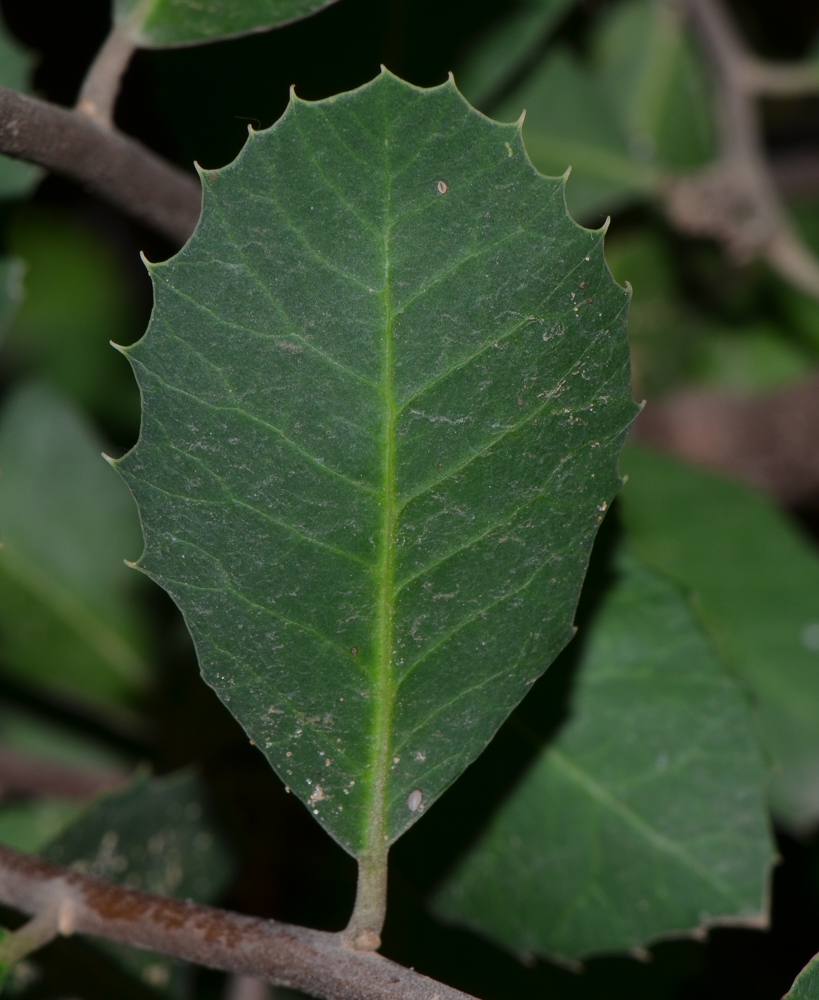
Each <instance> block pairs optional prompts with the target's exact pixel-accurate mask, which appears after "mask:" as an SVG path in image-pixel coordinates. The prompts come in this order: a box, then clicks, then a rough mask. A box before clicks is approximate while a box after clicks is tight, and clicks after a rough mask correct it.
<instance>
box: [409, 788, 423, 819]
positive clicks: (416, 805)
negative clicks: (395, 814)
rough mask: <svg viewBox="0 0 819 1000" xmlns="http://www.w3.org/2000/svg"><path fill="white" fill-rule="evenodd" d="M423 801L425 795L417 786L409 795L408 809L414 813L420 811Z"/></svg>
mask: <svg viewBox="0 0 819 1000" xmlns="http://www.w3.org/2000/svg"><path fill="white" fill-rule="evenodd" d="M423 801H424V796H423V795H422V793H421V791H420V789H418V788H416V789H414V790H413V791H411V792H410V793H409V797H408V798H407V809H409V811H410V812H412V813H415V812H418V810H419V809H420V808H421V803H422V802H423Z"/></svg>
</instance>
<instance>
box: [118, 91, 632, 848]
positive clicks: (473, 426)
mask: <svg viewBox="0 0 819 1000" xmlns="http://www.w3.org/2000/svg"><path fill="white" fill-rule="evenodd" d="M203 184H204V191H205V196H204V209H203V216H202V220H201V222H200V224H199V227H198V229H197V231H196V233H195V234H194V236H193V237H192V239H191V241H190V242H189V243H188V245H187V246H186V247H185V248H184V249H183V250H182V252H181V253H180V254H178V255H177V256H176V257H175V258H173V259H172V260H170V261H168V262H167V263H165V264H161V265H158V266H157V265H151V267H150V270H151V273H152V276H153V279H154V287H155V294H156V308H155V311H154V318H153V321H152V324H151V327H150V329H149V332H148V333H147V335H146V336H145V338H143V340H141V341H140V342H139V343H137V344H136V345H135V346H134V347H133V348H129V349H128V350H127V354H128V356H129V358H130V359H131V362H132V364H133V366H134V371H135V373H136V376H137V379H138V381H139V383H140V386H141V389H142V393H143V399H144V416H143V427H142V433H141V436H140V440H139V443H138V445H137V447H136V449H135V450H133V451H132V452H130V453H129V454H128V455H127V456H126V457H125V458H124V459H123V460H122V461H121V462H120V463H118V467H119V468H120V471H121V472H122V473H123V475H124V477H125V479H126V480H127V481H128V483H129V484H130V486H131V488H132V490H133V492H134V495H135V496H136V498H137V502H138V504H139V507H140V511H141V517H142V523H143V528H144V532H145V538H146V552H145V554H144V556H143V557H142V558H141V559H140V562H139V565H140V567H141V568H142V569H143V570H144V571H145V572H146V573H148V574H149V575H150V576H152V577H153V578H154V579H156V580H157V582H159V583H160V584H161V585H162V586H163V587H165V588H166V589H167V590H168V591H169V592H170V594H171V595H172V596H173V598H174V600H175V601H176V602H177V604H178V605H179V606H180V608H181V609H182V611H183V613H184V615H185V618H186V621H187V623H188V626H189V628H190V630H191V632H192V634H193V637H194V640H195V643H196V646H197V650H198V654H199V658H200V663H201V666H202V671H203V674H204V676H205V679H206V680H207V681H208V683H210V684H211V685H212V686H213V687H214V688H215V689H216V691H217V692H218V693H219V695H220V696H221V698H222V699H223V700H224V702H225V703H226V704H227V706H228V708H229V709H230V710H231V711H232V712H233V713H234V715H235V716H236V717H237V718H238V719H239V721H240V722H241V724H242V725H243V726H244V728H245V730H246V731H247V732H248V734H249V735H250V736H251V737H252V739H253V740H254V741H255V743H256V745H257V746H258V747H259V748H260V750H262V752H263V753H264V754H265V755H266V756H267V758H268V760H269V761H270V763H271V764H272V765H273V767H274V768H276V770H277V771H278V773H279V775H280V776H281V777H282V778H283V780H284V781H286V782H287V783H288V784H289V785H290V786H291V788H292V789H293V791H294V792H295V793H296V794H297V795H298V796H299V797H300V798H301V799H302V800H303V801H304V802H306V803H307V804H308V806H309V808H310V810H311V811H312V813H313V814H314V815H315V816H316V817H317V818H318V819H319V821H320V822H321V823H322V824H323V825H324V826H325V828H326V829H327V830H329V831H330V833H331V834H332V835H333V836H334V837H336V838H337V839H338V840H339V842H340V843H341V844H342V845H343V846H344V847H345V848H346V849H347V850H348V851H350V852H351V853H352V854H354V855H356V856H362V855H365V854H366V855H368V856H373V855H374V853H378V852H383V850H384V848H385V846H386V845H387V844H389V843H391V842H392V841H394V840H395V839H396V838H397V837H399V836H400V835H401V833H403V832H404V830H406V829H407V828H408V827H409V826H410V825H411V824H412V823H413V822H414V821H415V820H416V819H418V817H419V816H420V815H421V813H422V812H423V811H424V810H425V809H426V808H428V806H429V805H430V804H431V803H432V802H434V801H435V799H436V798H437V797H438V796H439V795H440V794H441V792H442V791H443V790H444V789H445V788H446V787H447V786H448V785H449V784H450V783H451V782H452V781H453V780H454V779H455V778H456V777H457V776H458V775H459V774H460V773H461V771H463V769H464V768H465V767H466V766H467V764H469V762H470V761H472V760H473V759H474V758H475V756H476V755H477V754H479V753H480V752H481V750H482V749H483V748H484V747H485V746H486V744H487V742H488V741H489V740H490V739H491V737H492V735H493V734H494V732H495V731H496V729H497V728H498V726H499V725H500V724H501V722H502V721H503V719H504V718H505V717H506V715H507V714H508V713H509V711H510V710H511V709H512V707H513V706H514V705H515V704H517V702H518V701H520V699H521V698H522V697H523V696H524V694H525V693H526V691H527V690H528V689H529V687H530V685H531V684H532V683H533V682H534V680H535V679H536V678H537V677H538V676H539V675H540V674H541V673H542V672H543V670H544V669H545V668H546V667H547V666H548V664H549V662H550V661H551V660H552V659H553V657H554V656H555V655H556V654H557V652H558V651H559V650H560V649H561V648H562V647H563V645H564V644H565V643H566V642H567V641H568V640H569V638H570V637H571V635H572V618H573V615H574V610H575V605H576V602H577V597H578V593H579V590H580V585H581V583H582V580H583V575H584V573H585V570H586V565H587V561H588V555H589V549H590V546H591V542H592V539H593V537H594V533H595V531H596V529H597V526H598V524H599V522H600V520H601V519H602V517H603V514H602V512H603V511H604V510H605V509H606V507H607V505H608V503H609V502H610V500H611V497H612V496H613V494H614V493H615V492H616V490H617V489H618V487H619V484H620V479H619V476H618V474H617V468H616V457H617V454H618V452H619V448H620V443H621V441H622V439H623V435H624V434H625V432H626V429H627V427H628V426H629V424H630V423H631V421H632V419H633V417H634V414H635V411H636V407H635V404H634V402H633V401H632V399H631V393H630V389H629V364H628V348H627V343H626V337H625V311H626V306H627V302H628V295H627V293H626V291H625V290H624V289H622V288H620V287H619V286H618V285H616V284H615V282H614V281H613V279H612V278H611V275H610V274H609V272H608V270H607V268H606V265H605V261H604V259H603V246H602V244H603V233H602V232H590V231H588V230H584V229H582V228H580V227H579V226H577V225H575V224H574V223H573V222H572V221H571V219H570V218H569V217H568V216H567V215H566V211H565V207H564V201H563V184H562V182H561V181H560V180H550V179H548V178H544V177H542V176H540V175H539V174H538V173H537V172H536V171H535V170H533V168H532V166H531V164H530V163H529V161H528V158H527V156H526V152H525V150H524V147H523V143H522V140H521V135H520V130H519V128H517V127H516V126H504V125H498V124H496V123H494V122H491V121H489V120H488V119H486V118H484V117H483V116H482V115H480V114H478V113H477V112H475V111H474V110H473V109H471V108H470V107H469V105H468V104H467V103H466V102H465V101H464V99H463V98H462V97H461V95H460V94H459V93H458V91H457V90H456V89H455V86H454V85H453V84H452V83H447V84H444V85H443V86H441V87H436V88H432V89H430V90H421V89H418V88H416V87H412V86H410V85H409V84H406V83H403V82H402V81H400V80H398V79H397V78H396V77H394V76H392V75H391V74H389V73H387V72H386V71H385V72H384V73H382V75H381V76H379V77H378V78H377V79H375V80H374V81H373V82H372V83H370V84H367V85H366V86H364V87H362V88H361V89H360V90H357V91H353V92H351V93H349V94H342V95H340V96H338V97H334V98H331V99H329V100H326V101H319V102H316V103H314V104H310V103H306V102H303V101H300V100H298V99H295V98H294V99H293V100H292V101H291V103H290V105H289V107H288V109H287V112H286V113H285V115H284V116H283V118H282V119H281V120H280V121H279V123H278V124H276V125H274V126H273V127H272V128H271V129H269V130H267V131H266V132H260V133H255V134H252V135H251V138H250V140H249V142H248V144H247V146H246V147H245V149H244V150H243V152H242V153H241V154H240V156H239V157H238V159H237V160H236V161H235V162H234V163H233V164H231V165H230V166H228V167H226V168H224V169H223V170H221V171H215V172H207V173H205V174H204V175H203Z"/></svg>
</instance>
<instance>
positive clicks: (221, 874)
mask: <svg viewBox="0 0 819 1000" xmlns="http://www.w3.org/2000/svg"><path fill="white" fill-rule="evenodd" d="M42 853H43V856H44V857H46V858H47V859H48V860H49V861H53V862H55V863H56V864H60V865H65V866H67V867H70V868H72V869H74V870H75V871H81V872H84V873H86V874H90V875H95V876H96V877H97V878H104V879H107V880H108V881H110V882H118V883H120V884H123V885H128V886H131V887H132V888H134V889H142V890H144V891H146V892H152V893H155V894H157V895H159V896H174V897H176V898H177V899H190V900H193V901H194V902H197V903H213V902H215V901H216V900H217V899H218V897H219V895H220V894H221V893H222V892H223V891H224V889H225V888H226V886H227V884H228V882H229V881H230V878H231V876H232V872H233V862H232V858H231V856H230V852H229V850H228V848H227V846H226V845H225V843H224V841H223V839H222V838H221V836H220V833H219V831H218V829H217V828H216V827H215V826H214V824H213V823H212V822H211V820H210V818H209V815H208V802H207V794H206V791H205V789H204V788H203V786H202V783H201V781H200V780H199V779H198V778H197V777H196V776H195V775H193V774H191V773H190V772H184V771H183V772H179V773H177V774H172V775H169V776H168V777H164V778H151V777H150V776H149V775H148V773H147V772H146V771H142V772H140V773H138V774H137V776H136V777H135V778H134V780H133V781H131V782H130V783H129V784H128V785H127V787H125V788H123V789H120V790H118V791H116V792H111V793H110V794H108V795H104V796H102V797H101V798H99V799H98V800H97V801H96V802H95V803H93V805H91V806H90V807H89V808H88V809H87V810H86V812H85V813H83V815H82V816H80V818H79V819H78V820H77V821H76V822H75V823H74V824H73V825H72V826H70V827H69V828H68V829H67V830H65V831H64V832H63V833H62V834H60V836H59V837H57V838H56V839H54V840H53V841H52V843H51V844H49V845H48V847H46V848H45V850H43V852H42ZM96 946H97V947H99V948H100V949H101V950H102V951H103V952H104V953H105V954H106V955H107V956H108V957H109V958H110V959H112V960H113V961H114V962H115V963H116V964H118V965H120V966H121V967H123V968H124V969H125V971H127V972H129V973H130V974H132V975H135V976H137V977H139V978H140V979H142V980H143V981H144V982H146V983H147V984H148V985H150V986H153V987H155V988H157V989H159V990H160V992H162V993H165V994H166V995H168V996H173V997H177V996H186V995H189V994H188V992H187V990H186V986H187V985H189V984H188V983H187V980H188V971H189V970H188V967H187V966H186V965H184V964H182V963H179V962H174V961H171V960H169V959H168V958H167V957H166V956H163V955H156V954H153V953H151V952H145V951H141V950H137V949H135V948H128V947H126V946H124V945H118V944H113V943H111V942H107V941H98V942H96Z"/></svg>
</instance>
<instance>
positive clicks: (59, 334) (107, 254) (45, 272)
mask: <svg viewBox="0 0 819 1000" xmlns="http://www.w3.org/2000/svg"><path fill="white" fill-rule="evenodd" d="M8 239H9V246H10V249H11V250H12V251H13V252H14V253H15V254H16V255H17V256H18V257H19V258H20V261H21V263H22V266H23V267H24V268H25V287H26V298H25V300H24V301H23V303H22V305H21V306H20V308H19V310H18V311H17V314H16V316H15V317H14V319H13V321H12V322H11V325H10V329H9V332H8V338H7V344H8V350H9V351H10V352H11V353H12V354H13V357H14V363H15V364H16V365H18V366H21V367H23V368H25V369H27V370H33V371H35V372H36V373H37V376H38V377H41V378H44V379H46V380H48V382H49V383H50V384H51V385H53V386H55V387H56V388H57V389H59V390H60V391H61V392H63V393H65V394H66V395H67V396H69V397H71V399H73V400H74V401H75V402H77V403H79V404H80V406H81V407H82V408H83V409H85V410H90V411H91V412H92V413H93V414H94V415H95V416H100V417H102V418H103V419H104V420H105V422H106V423H108V424H110V423H111V422H112V421H115V422H116V423H117V425H118V426H122V425H123V424H124V425H126V426H127V427H128V430H129V431H130V429H131V428H132V427H133V428H136V426H137V424H138V420H139V394H138V392H137V391H136V386H135V385H134V382H133V378H132V377H131V373H130V371H129V369H128V365H127V364H126V363H125V362H124V360H123V359H122V358H121V357H119V356H118V355H117V354H116V353H115V352H114V351H112V350H111V347H110V341H111V340H114V341H116V343H118V344H124V343H130V342H131V341H132V340H135V339H136V338H137V337H138V336H139V334H140V333H141V330H140V329H139V327H138V326H137V325H136V323H135V321H134V313H137V315H138V313H139V311H141V309H137V308H136V307H137V303H136V302H135V301H134V295H133V292H132V288H131V285H132V282H131V280H130V277H129V275H128V274H126V273H125V271H124V269H123V267H122V264H121V261H120V260H119V259H118V257H117V255H116V254H112V253H111V246H110V244H109V242H108V241H106V240H105V239H103V238H102V236H101V235H100V234H99V233H98V232H95V231H94V229H92V228H91V227H89V226H84V225H82V224H81V223H80V222H78V221H77V220H76V218H72V217H70V216H67V215H64V214H61V213H58V212H57V211H56V210H55V209H54V208H45V207H43V206H39V205H38V206H34V207H33V206H27V207H26V210H25V212H22V213H20V215H19V216H18V217H17V218H16V219H15V220H14V222H13V224H12V225H11V226H10V232H9V234H8Z"/></svg>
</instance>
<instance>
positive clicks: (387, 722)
mask: <svg viewBox="0 0 819 1000" xmlns="http://www.w3.org/2000/svg"><path fill="white" fill-rule="evenodd" d="M388 122H389V119H388V118H387V119H386V123H387V124H388ZM385 131H386V130H385ZM390 168H391V163H390V148H389V139H386V140H385V145H384V174H385V178H386V182H387V183H386V191H385V211H384V239H383V250H382V252H383V260H384V264H383V267H384V289H383V291H382V293H381V298H382V303H383V309H384V358H383V399H384V423H383V461H382V469H381V472H382V480H381V483H382V485H381V531H380V538H379V546H380V548H379V552H378V569H377V572H376V579H377V581H378V586H377V593H378V603H377V618H376V642H375V650H376V662H375V668H376V669H375V692H374V693H375V712H374V716H373V744H372V746H373V755H372V756H373V760H372V768H373V780H372V784H371V804H370V816H369V823H368V829H367V832H366V839H365V848H364V854H365V856H370V857H377V856H379V855H380V854H381V853H382V852H383V851H384V847H385V843H386V842H387V840H388V836H389V835H388V833H387V829H386V803H387V785H388V783H389V775H390V760H389V758H390V742H391V737H392V713H393V703H394V700H395V692H394V684H393V662H392V661H393V642H394V636H393V633H394V627H395V626H394V622H395V535H396V521H397V518H398V515H399V508H398V504H397V502H396V442H395V427H396V423H397V421H398V406H397V403H396V399H395V378H394V356H393V355H394V326H395V309H394V306H393V301H392V255H391V246H390V241H391V238H392V221H391V210H392V184H393V180H392V175H391V169H390Z"/></svg>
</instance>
